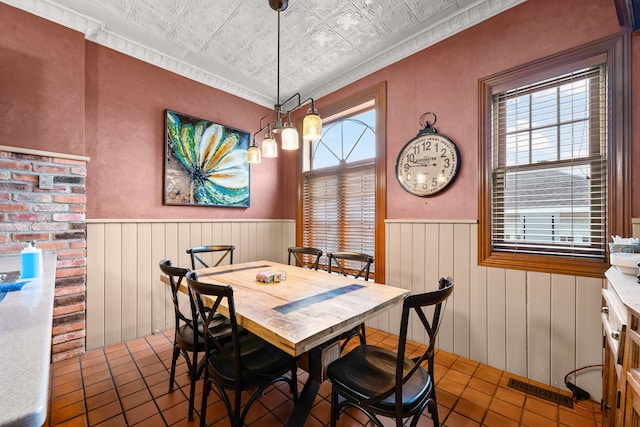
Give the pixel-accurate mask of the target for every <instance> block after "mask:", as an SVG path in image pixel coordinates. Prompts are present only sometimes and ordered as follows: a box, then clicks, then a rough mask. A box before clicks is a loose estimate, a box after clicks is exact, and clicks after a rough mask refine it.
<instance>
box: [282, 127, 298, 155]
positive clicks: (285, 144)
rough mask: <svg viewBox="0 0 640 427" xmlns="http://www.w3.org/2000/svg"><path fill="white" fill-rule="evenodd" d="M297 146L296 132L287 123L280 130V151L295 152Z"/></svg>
mask: <svg viewBox="0 0 640 427" xmlns="http://www.w3.org/2000/svg"><path fill="white" fill-rule="evenodd" d="M298 146H299V145H298V131H297V130H296V129H295V128H293V127H291V125H290V124H288V123H287V124H286V125H285V127H284V129H282V149H283V150H297V149H298Z"/></svg>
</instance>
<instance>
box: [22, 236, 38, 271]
mask: <svg viewBox="0 0 640 427" xmlns="http://www.w3.org/2000/svg"><path fill="white" fill-rule="evenodd" d="M41 266H42V251H41V250H40V249H39V248H36V246H35V242H29V244H28V245H27V247H26V248H24V249H23V250H22V252H20V277H22V278H23V279H31V278H34V277H38V276H40V274H41V273H42V271H41V268H42V267H41Z"/></svg>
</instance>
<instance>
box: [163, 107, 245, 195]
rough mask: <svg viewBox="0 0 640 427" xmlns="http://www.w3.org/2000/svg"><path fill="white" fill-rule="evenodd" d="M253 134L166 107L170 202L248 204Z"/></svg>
mask: <svg viewBox="0 0 640 427" xmlns="http://www.w3.org/2000/svg"><path fill="white" fill-rule="evenodd" d="M248 148H249V133H248V132H245V131H242V130H238V129H233V128H231V127H228V126H225V125H221V124H218V123H214V122H210V121H207V120H203V119H198V118H196V117H191V116H187V115H184V114H180V113H176V112H174V111H170V110H166V111H165V174H164V203H165V204H166V205H189V206H231V207H249V163H247V149H248Z"/></svg>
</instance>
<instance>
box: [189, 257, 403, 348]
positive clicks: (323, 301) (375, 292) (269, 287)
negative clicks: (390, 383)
mask: <svg viewBox="0 0 640 427" xmlns="http://www.w3.org/2000/svg"><path fill="white" fill-rule="evenodd" d="M263 270H271V271H277V270H284V271H285V272H286V273H287V278H286V280H285V281H282V282H276V283H268V284H266V283H261V282H259V281H257V280H256V274H257V273H258V272H260V271H263ZM197 272H198V274H199V280H200V281H201V282H203V283H214V284H220V285H231V286H232V287H233V292H234V300H235V306H236V319H237V321H238V324H239V325H241V326H243V327H244V328H246V329H247V330H249V331H250V332H252V333H254V334H256V335H258V336H260V337H261V338H263V339H264V340H266V341H268V342H270V343H271V344H273V345H275V346H277V347H278V348H280V349H282V350H284V351H286V352H287V353H289V354H291V355H292V356H299V355H301V354H303V353H305V352H307V351H309V350H310V349H312V348H314V347H316V346H318V345H320V344H322V343H324V342H327V341H328V340H330V339H331V338H334V337H336V336H338V335H339V334H341V333H342V332H344V331H347V330H349V329H351V328H353V327H354V326H357V325H358V324H360V323H362V322H364V321H366V320H367V319H370V318H371V317H373V316H375V315H377V314H379V313H380V312H382V311H384V310H386V309H388V308H390V307H392V306H394V305H395V304H398V303H400V302H401V301H402V300H403V299H404V297H405V296H406V295H408V294H409V291H407V290H405V289H400V288H396V287H393V286H387V285H382V284H379V283H374V282H366V281H364V280H355V279H353V278H348V277H344V276H341V275H337V274H329V273H327V272H326V271H315V270H309V269H307V268H301V267H295V266H292V265H286V264H279V263H276V262H272V261H254V262H248V263H243V264H233V265H228V266H222V267H215V268H206V269H200V270H197ZM183 283H186V282H183ZM220 312H221V313H222V314H224V315H228V314H229V313H228V309H227V307H226V305H225V306H224V307H221V308H220Z"/></svg>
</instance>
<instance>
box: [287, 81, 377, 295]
mask: <svg viewBox="0 0 640 427" xmlns="http://www.w3.org/2000/svg"><path fill="white" fill-rule="evenodd" d="M370 101H374V109H375V131H376V157H375V173H376V178H375V180H376V183H375V188H376V195H375V205H376V208H375V230H376V231H375V233H376V236H375V253H374V254H373V256H374V259H375V266H376V267H375V275H374V280H375V281H376V282H378V283H384V281H385V274H386V273H385V271H386V268H385V262H386V257H385V243H386V240H385V225H384V220H385V218H386V212H387V210H386V182H387V180H386V166H387V165H386V159H387V150H386V146H387V127H386V123H387V111H386V110H387V103H386V82H385V81H383V82H381V83H379V84H376V85H374V86H372V87H369V88H367V89H364V90H361V91H359V92H357V93H354V94H351V95H348V96H346V97H344V98H341V99H338V100H336V101H334V102H331V103H329V104H326V105H324V104H321V103H319V102H316V107H317V109H318V110H319V111H321V113H322V115H323V116H324V117H330V116H333V115H336V114H340V113H343V112H346V111H348V110H350V109H352V108H354V107H357V106H359V105H362V104H365V103H367V102H370ZM304 143H308V142H307V141H305V142H304ZM304 161H305V159H304V150H299V152H298V162H297V197H296V199H297V200H296V245H301V244H302V239H303V230H302V222H303V221H302V220H303V216H304V213H303V185H304V184H303V179H302V171H303V162H304Z"/></svg>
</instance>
